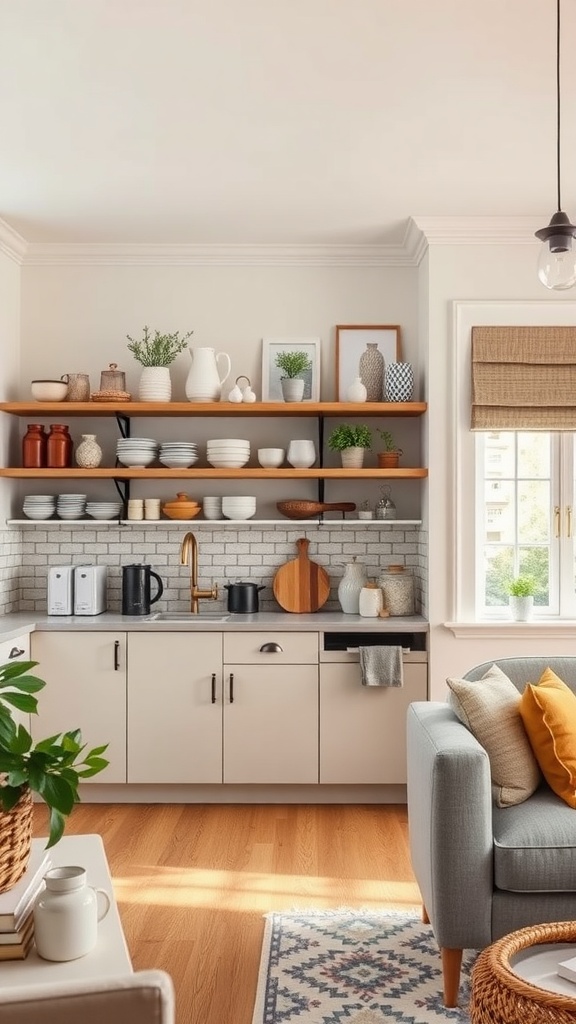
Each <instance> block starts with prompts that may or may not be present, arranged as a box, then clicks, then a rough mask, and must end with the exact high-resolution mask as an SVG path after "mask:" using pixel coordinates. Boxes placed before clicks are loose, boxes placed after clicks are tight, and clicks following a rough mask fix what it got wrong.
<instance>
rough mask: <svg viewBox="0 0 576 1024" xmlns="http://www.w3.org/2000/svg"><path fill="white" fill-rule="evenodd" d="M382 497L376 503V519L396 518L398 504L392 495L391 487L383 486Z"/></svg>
mask: <svg viewBox="0 0 576 1024" xmlns="http://www.w3.org/2000/svg"><path fill="white" fill-rule="evenodd" d="M381 491H382V497H381V498H380V500H379V501H378V502H377V504H376V519H396V505H395V504H394V502H393V501H392V498H391V497H390V488H389V487H388V486H387V485H386V486H385V487H382V488H381Z"/></svg>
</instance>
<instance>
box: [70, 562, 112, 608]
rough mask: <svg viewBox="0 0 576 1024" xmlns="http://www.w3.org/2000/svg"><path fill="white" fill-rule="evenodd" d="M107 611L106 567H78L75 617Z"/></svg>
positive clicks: (75, 590)
mask: <svg viewBox="0 0 576 1024" xmlns="http://www.w3.org/2000/svg"><path fill="white" fill-rule="evenodd" d="M105 611H106V566H105V565H77V566H76V568H75V570H74V615H100V613H101V612H105Z"/></svg>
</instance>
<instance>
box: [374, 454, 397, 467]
mask: <svg viewBox="0 0 576 1024" xmlns="http://www.w3.org/2000/svg"><path fill="white" fill-rule="evenodd" d="M377 454H378V466H379V468H380V469H396V468H397V466H398V462H399V461H400V452H378V453H377Z"/></svg>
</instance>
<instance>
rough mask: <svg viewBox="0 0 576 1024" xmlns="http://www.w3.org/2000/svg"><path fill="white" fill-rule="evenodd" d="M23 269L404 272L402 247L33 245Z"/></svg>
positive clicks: (406, 260)
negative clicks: (389, 269)
mask: <svg viewBox="0 0 576 1024" xmlns="http://www.w3.org/2000/svg"><path fill="white" fill-rule="evenodd" d="M24 262H25V265H26V266H47V265H53V266H72V265H73V266H134V265H137V266H160V265H161V266H197V267H211V266H219V267H236V266H252V267H291V266H294V267H297V266H304V267H311V266H319V267H349V266H357V267H403V266H414V265H415V264H414V259H413V257H412V255H411V254H410V253H409V252H407V251H406V249H405V247H404V244H400V245H186V244H184V245H154V244H142V245H141V244H114V245H112V244H110V245H108V244H105V243H74V244H66V243H63V244H58V243H51V242H31V243H30V244H29V245H28V248H27V251H26V258H25V260H24Z"/></svg>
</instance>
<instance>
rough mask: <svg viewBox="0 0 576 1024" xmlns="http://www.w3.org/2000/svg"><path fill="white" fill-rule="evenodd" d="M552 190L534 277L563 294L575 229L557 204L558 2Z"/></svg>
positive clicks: (574, 252) (573, 264)
mask: <svg viewBox="0 0 576 1024" xmlns="http://www.w3.org/2000/svg"><path fill="white" fill-rule="evenodd" d="M556 190H557V196H558V209H557V211H556V213H555V214H554V215H553V217H552V218H551V220H550V223H549V224H548V226H547V227H545V228H540V231H536V232H535V234H536V238H539V239H540V241H541V242H542V245H541V247H540V255H539V257H538V277H539V278H540V280H541V282H542V284H543V285H545V287H546V288H551V289H554V290H555V291H563V290H564V289H566V288H572V287H573V286H574V285H575V284H576V225H574V224H571V223H570V218H569V217H568V215H567V214H566V213H564V212H563V210H562V204H561V200H560V0H556Z"/></svg>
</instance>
